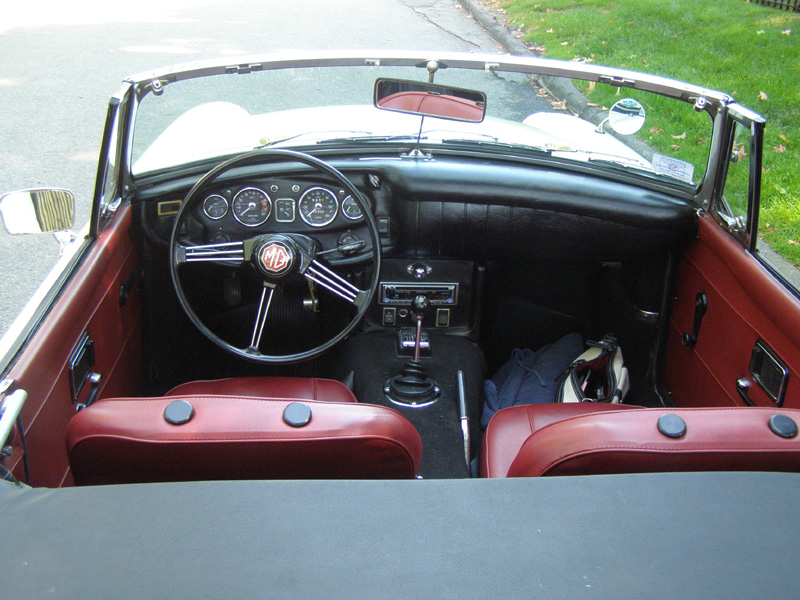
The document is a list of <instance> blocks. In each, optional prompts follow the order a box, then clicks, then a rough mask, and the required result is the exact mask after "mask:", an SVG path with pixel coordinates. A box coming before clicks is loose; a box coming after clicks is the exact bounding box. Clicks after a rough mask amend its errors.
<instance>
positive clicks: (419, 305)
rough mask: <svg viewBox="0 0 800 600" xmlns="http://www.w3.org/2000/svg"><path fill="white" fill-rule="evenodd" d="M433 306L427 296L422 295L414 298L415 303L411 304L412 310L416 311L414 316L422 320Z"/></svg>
mask: <svg viewBox="0 0 800 600" xmlns="http://www.w3.org/2000/svg"><path fill="white" fill-rule="evenodd" d="M430 305H431V302H430V300H428V299H427V298H426V297H425V296H423V295H422V294H420V295H419V296H416V297H415V298H414V301H413V302H412V303H411V308H412V309H413V311H414V314H415V315H417V318H418V319H419V318H421V317H424V316H425V313H426V312H427V311H428V307H429V306H430Z"/></svg>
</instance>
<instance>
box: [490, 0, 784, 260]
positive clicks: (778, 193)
mask: <svg viewBox="0 0 800 600" xmlns="http://www.w3.org/2000/svg"><path fill="white" fill-rule="evenodd" d="M502 6H503V8H504V9H505V10H506V12H507V15H508V18H509V23H510V24H511V25H512V26H516V27H521V28H522V30H523V31H524V33H525V36H524V39H525V41H527V42H529V43H530V44H533V45H535V46H537V47H538V48H539V49H540V50H541V51H542V53H543V55H544V56H546V57H549V58H560V59H566V60H575V59H577V60H586V59H588V60H589V61H591V62H595V63H597V64H604V65H610V66H615V67H624V68H628V69H632V70H635V71H643V72H648V73H653V74H657V75H662V76H665V77H672V78H675V79H680V80H683V81H688V82H690V83H694V84H696V85H701V86H704V87H707V88H712V89H717V90H720V91H723V92H727V93H729V94H731V95H733V96H734V97H735V98H736V99H737V100H738V101H739V102H740V103H741V104H743V105H745V106H747V107H749V108H751V109H753V110H755V111H757V112H759V113H761V114H762V115H764V116H765V117H766V118H767V129H766V138H765V143H764V174H763V183H762V194H761V215H760V223H759V229H760V233H761V235H763V237H764V239H765V240H767V242H768V243H769V244H770V245H771V246H772V247H773V248H774V249H775V250H777V251H778V252H780V253H781V254H783V255H784V256H786V257H787V258H788V259H789V260H791V261H792V262H793V263H795V264H796V265H799V266H800V160H799V159H800V14H797V13H791V12H786V11H780V10H776V9H774V8H768V7H765V6H761V5H758V4H753V3H750V2H747V1H746V0H615V1H613V2H611V1H609V0H502ZM602 87H604V86H598V87H597V89H596V90H595V91H594V92H592V93H593V94H598V96H597V97H596V98H595V97H590V99H591V100H592V101H594V102H597V103H598V104H605V105H608V104H607V101H608V100H607V99H606V97H605V95H607V94H609V91H608V90H603V89H602ZM612 101H613V100H612ZM646 127H652V124H651V123H648V124H647V125H646ZM692 131H693V130H692V129H691V127H689V132H688V139H687V140H686V141H684V142H683V143H682V144H681V146H682V149H681V152H685V153H686V155H684V156H682V158H684V159H685V160H690V161H692V162H694V161H693V160H692V158H693V153H700V152H701V151H702V152H705V151H706V148H704V147H703V144H704V143H705V140H700V139H692ZM651 133H652V132H651ZM667 133H669V132H667ZM658 135H659V134H658V131H657V130H656V132H655V136H651V139H648V137H645V138H644V139H645V141H648V142H649V143H651V144H652V145H653V146H654V147H655V148H656V149H658V150H659V151H663V150H662V148H660V146H664V145H665V143H668V141H669V139H670V138H666V137H665V138H664V139H657V138H658ZM665 140H666V142H665ZM694 147H697V150H693V149H692V148H694ZM665 153H669V152H665ZM698 155H699V154H698Z"/></svg>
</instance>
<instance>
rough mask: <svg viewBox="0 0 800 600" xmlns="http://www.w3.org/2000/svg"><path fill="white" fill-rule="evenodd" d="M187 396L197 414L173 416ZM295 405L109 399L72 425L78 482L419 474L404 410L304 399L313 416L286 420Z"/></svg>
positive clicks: (207, 398)
mask: <svg viewBox="0 0 800 600" xmlns="http://www.w3.org/2000/svg"><path fill="white" fill-rule="evenodd" d="M182 401H185V402H188V403H189V404H190V405H191V407H192V416H191V418H190V419H189V420H188V421H187V422H185V423H183V424H179V425H176V424H172V423H170V422H168V421H167V419H166V418H165V411H166V410H167V407H168V406H169V405H171V404H172V405H173V407H174V406H179V408H184V409H185V407H186V405H185V404H182V405H174V404H173V403H175V402H179V403H180V402H182ZM291 404H294V405H295V408H297V402H296V401H295V400H293V399H281V398H255V397H244V396H213V395H184V396H175V395H172V396H170V397H166V398H115V399H103V400H100V401H98V402H96V403H95V404H93V405H92V406H90V407H89V408H87V409H85V410H83V411H81V412H79V413H78V414H76V415H75V416H74V417H73V418H72V420H71V421H70V423H69V425H68V427H67V452H68V455H69V461H70V466H71V468H72V474H73V477H74V479H75V482H76V484H78V485H95V484H111V483H142V482H156V481H196V480H220V479H317V478H322V479H329V478H330V479H333V478H343V479H363V478H370V479H384V478H385V479H390V478H412V477H415V476H416V474H417V471H418V469H419V464H420V460H421V456H422V442H421V440H420V437H419V434H418V433H417V431H416V429H414V427H413V426H412V425H411V424H410V423H409V422H408V420H406V419H405V418H404V417H403V416H402V415H401V414H400V413H398V412H396V411H394V410H392V409H389V408H384V407H381V406H372V405H367V404H357V403H352V402H321V401H311V400H309V401H303V402H302V405H304V406H306V407H308V408H309V409H310V420H309V421H308V423H307V424H305V425H303V426H292V425H290V424H288V423H287V422H286V420H285V419H284V411H285V410H286V408H287V406H289V405H291ZM300 408H301V409H302V406H301V407H300ZM304 410H305V409H302V410H301V412H303V411H304ZM173 420H174V419H173ZM290 420H291V419H290Z"/></svg>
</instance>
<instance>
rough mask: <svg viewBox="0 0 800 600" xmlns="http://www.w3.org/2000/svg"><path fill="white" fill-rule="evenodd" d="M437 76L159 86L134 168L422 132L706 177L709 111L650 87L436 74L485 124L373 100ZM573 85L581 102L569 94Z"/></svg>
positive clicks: (658, 173)
mask: <svg viewBox="0 0 800 600" xmlns="http://www.w3.org/2000/svg"><path fill="white" fill-rule="evenodd" d="M428 75H429V72H428V69H426V68H425V64H424V63H423V64H422V65H421V66H408V67H398V66H358V67H353V66H335V67H334V66H326V67H303V68H280V69H275V70H262V71H253V72H250V73H247V74H241V75H240V74H225V75H215V76H208V77H199V78H194V79H187V80H182V81H177V82H171V83H168V84H167V85H165V86H164V87H163V90H162V92H161V93H160V94H159V95H156V94H154V93H149V94H147V95H145V96H144V97H143V99H142V101H141V104H140V106H139V109H138V112H137V119H136V126H135V130H134V141H133V154H132V163H133V167H132V172H133V174H134V176H135V175H140V174H143V173H147V172H151V171H157V170H161V169H164V168H167V167H171V166H175V165H179V164H185V163H189V162H193V161H197V160H201V159H205V158H211V157H217V156H225V155H228V154H231V153H235V152H240V151H243V150H249V149H252V148H256V147H260V146H271V147H284V148H288V147H305V148H308V147H309V146H315V145H321V144H328V145H334V144H342V145H346V144H356V143H370V144H381V143H397V142H407V143H408V144H409V145H413V144H414V143H415V142H416V138H417V136H418V135H419V134H420V131H421V140H420V141H421V145H422V146H423V147H425V149H426V151H434V150H435V148H436V147H440V148H441V147H444V146H457V147H463V146H465V145H469V146H480V147H481V148H485V149H498V150H502V151H503V152H505V153H513V152H514V151H519V152H527V153H530V152H537V153H547V154H548V155H549V156H551V157H554V158H556V159H563V160H568V161H577V162H581V163H584V164H591V165H592V166H594V167H598V168H608V169H610V170H616V171H620V170H624V171H634V172H637V173H641V174H645V175H647V176H649V177H655V178H658V179H663V180H665V181H666V182H668V183H672V184H677V185H682V186H691V187H695V186H696V185H698V184H699V182H700V181H701V180H702V177H703V174H704V172H705V169H706V164H707V161H708V151H709V146H710V139H711V125H712V122H711V119H710V117H709V115H708V113H706V112H705V111H698V110H695V108H694V106H693V104H690V103H687V102H683V101H680V100H676V99H674V98H670V97H667V96H660V95H657V94H654V93H650V92H645V91H642V90H636V89H625V88H620V87H617V86H612V85H608V84H604V83H597V82H594V81H579V80H573V79H564V80H563V81H559V78H556V77H547V78H541V77H538V76H536V75H534V74H528V73H520V72H511V71H503V70H501V69H499V68H492V69H462V68H452V67H447V68H439V69H438V70H436V72H435V74H434V82H435V83H436V84H440V85H442V86H451V87H453V88H459V89H463V90H475V91H476V92H480V93H482V94H485V96H486V103H485V109H486V117H485V118H484V119H483V121H482V122H465V121H453V120H448V119H444V118H438V117H431V116H427V117H425V118H424V121H423V120H422V118H421V117H420V116H418V115H414V114H401V113H399V112H392V111H387V110H381V109H379V108H376V107H375V106H373V97H374V88H375V82H376V80H378V79H381V78H383V79H386V78H397V79H404V80H411V81H419V82H428V80H429V77H428ZM554 82H555V85H553V83H554ZM567 88H571V92H570V93H569V94H568V96H569V97H566V96H565V95H564V92H563V89H567ZM576 98H577V99H578V101H575V99H576ZM637 105H638V106H639V107H640V109H641V110H640V109H639V108H638V107H637ZM632 107H633V108H632ZM609 117H611V118H610V119H609ZM606 119H608V120H606ZM634 120H635V124H633V123H634ZM604 121H605V122H604ZM623 121H626V123H624V124H623V123H622V122H623ZM631 129H637V131H635V132H631V131H630V130H631ZM623 134H624V135H623Z"/></svg>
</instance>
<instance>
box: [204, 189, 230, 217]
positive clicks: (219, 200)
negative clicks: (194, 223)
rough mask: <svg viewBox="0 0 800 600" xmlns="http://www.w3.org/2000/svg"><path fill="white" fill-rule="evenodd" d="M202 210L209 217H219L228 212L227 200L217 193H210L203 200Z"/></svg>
mask: <svg viewBox="0 0 800 600" xmlns="http://www.w3.org/2000/svg"><path fill="white" fill-rule="evenodd" d="M203 212H204V213H206V216H207V217H208V218H209V219H214V220H215V221H216V220H217V219H221V218H222V217H224V216H225V215H227V214H228V201H227V200H225V198H223V197H222V196H220V195H219V194H212V195H211V196H209V197H208V198H206V199H205V200H203Z"/></svg>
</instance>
